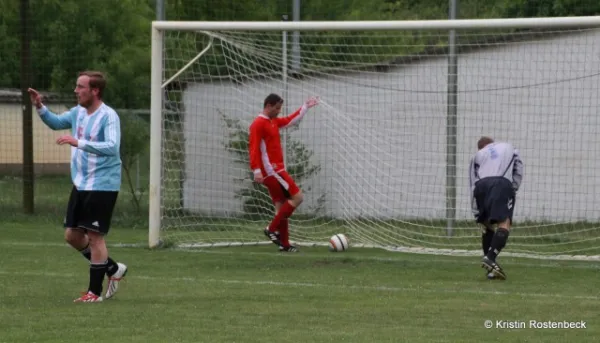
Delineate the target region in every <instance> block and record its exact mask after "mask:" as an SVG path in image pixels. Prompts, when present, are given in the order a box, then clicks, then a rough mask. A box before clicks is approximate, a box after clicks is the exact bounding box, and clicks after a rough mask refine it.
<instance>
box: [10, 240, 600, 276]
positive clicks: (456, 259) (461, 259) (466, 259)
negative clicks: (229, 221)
mask: <svg viewBox="0 0 600 343" xmlns="http://www.w3.org/2000/svg"><path fill="white" fill-rule="evenodd" d="M0 245H7V246H30V247H65V248H68V247H69V245H67V244H66V243H52V242H20V241H4V242H0ZM108 247H109V248H145V247H146V246H145V245H142V244H138V243H112V244H109V245H108ZM238 249H244V248H243V247H231V250H227V251H226V250H223V249H217V248H214V249H212V248H204V249H200V248H189V249H182V248H168V249H165V250H171V251H179V252H186V253H199V254H222V255H239V254H242V253H243V254H245V255H248V256H280V255H281V253H279V252H276V251H275V252H259V251H243V252H241V250H238ZM410 255H413V254H410ZM405 256H406V255H404V256H398V258H396V257H381V256H365V255H354V254H348V253H335V254H334V253H331V254H328V256H327V257H326V258H332V259H353V260H358V261H380V262H402V261H405V262H411V261H415V260H411V259H407V258H406V257H405ZM425 256H428V258H427V259H426V260H423V261H425V262H429V263H450V264H467V265H479V264H480V262H479V259H477V257H475V259H474V260H473V257H474V256H464V255H458V256H454V255H449V256H447V257H448V258H440V255H425ZM444 256H446V255H444ZM282 257H283V256H282ZM502 257H503V258H504V257H510V255H509V254H503V255H502ZM285 258H318V259H322V258H325V256H323V255H316V254H315V255H312V254H286V255H285ZM518 260H519V259H518V258H511V261H510V262H507V263H506V265H513V266H521V267H532V268H574V269H593V270H600V264H598V263H593V262H596V261H587V262H585V261H577V260H576V261H572V260H560V261H557V260H546V261H545V262H540V263H524V262H518ZM418 261H420V260H418ZM558 262H566V263H568V264H560V263H558ZM574 262H585V263H574ZM590 262H592V263H590Z"/></svg>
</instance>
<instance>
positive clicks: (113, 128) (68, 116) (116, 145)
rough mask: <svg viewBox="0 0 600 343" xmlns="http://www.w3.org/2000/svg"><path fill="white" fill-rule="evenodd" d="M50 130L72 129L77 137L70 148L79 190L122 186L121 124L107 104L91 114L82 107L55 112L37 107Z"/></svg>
mask: <svg viewBox="0 0 600 343" xmlns="http://www.w3.org/2000/svg"><path fill="white" fill-rule="evenodd" d="M38 113H39V115H40V118H41V119H42V121H43V122H44V123H45V124H46V125H47V126H48V127H50V128H51V129H53V130H65V129H71V134H72V136H73V137H75V138H76V139H77V140H78V146H77V147H71V179H72V180H73V184H74V185H75V187H76V188H77V189H78V190H80V191H119V190H120V188H121V156H120V152H119V150H120V146H121V123H120V120H119V116H118V115H117V112H115V110H113V109H112V108H110V107H109V106H107V105H106V104H104V103H103V104H102V105H100V107H99V108H98V109H97V110H96V111H95V112H94V113H92V114H88V113H87V110H86V109H85V108H83V107H81V106H76V107H73V108H72V109H70V110H69V111H67V112H65V113H63V114H61V115H57V114H54V113H52V112H51V111H50V110H48V108H46V106H43V107H42V108H41V109H38Z"/></svg>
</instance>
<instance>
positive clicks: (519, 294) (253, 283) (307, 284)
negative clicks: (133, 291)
mask: <svg viewBox="0 0 600 343" xmlns="http://www.w3.org/2000/svg"><path fill="white" fill-rule="evenodd" d="M0 275H13V276H18V275H21V276H36V277H40V276H41V277H63V278H64V277H75V276H76V275H75V274H72V273H52V272H26V271H19V272H12V271H7V270H0ZM126 278H127V279H134V280H145V281H153V282H159V283H160V282H165V281H166V280H168V281H179V282H191V283H193V284H198V283H216V284H229V285H246V286H259V287H263V286H277V287H295V288H323V289H338V290H359V291H377V292H394V293H406V292H412V293H417V294H419V293H422V294H440V293H442V294H471V295H481V296H490V295H494V296H517V297H521V298H544V299H547V298H550V299H551V298H561V299H577V300H594V301H599V300H600V297H598V296H593V295H588V296H585V295H568V294H551V293H522V292H505V291H492V290H489V291H488V290H479V289H452V288H425V287H420V286H409V287H391V286H360V285H341V284H325V283H313V282H284V281H269V280H262V281H261V280H236V279H214V278H195V277H169V276H165V277H161V276H147V275H131V276H127V277H126ZM491 282H495V281H491Z"/></svg>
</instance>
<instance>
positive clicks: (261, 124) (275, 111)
mask: <svg viewBox="0 0 600 343" xmlns="http://www.w3.org/2000/svg"><path fill="white" fill-rule="evenodd" d="M317 104H318V99H317V98H310V99H308V100H307V101H306V102H305V103H304V104H303V105H302V107H300V108H299V109H298V110H296V112H294V113H292V114H290V115H289V116H286V117H282V118H278V117H277V116H278V115H279V113H280V112H281V106H282V105H283V99H282V98H281V97H280V96H279V95H277V94H269V95H268V96H267V97H266V98H265V102H264V107H263V111H262V112H261V113H260V114H259V115H258V117H256V119H254V121H253V122H252V124H251V125H250V138H249V143H248V145H249V153H250V168H251V169H252V171H253V173H254V181H256V182H258V183H262V184H263V185H264V186H265V187H267V189H268V190H269V195H270V196H271V199H272V201H273V204H274V205H275V211H276V214H275V217H274V218H273V220H272V221H271V223H270V224H269V226H267V228H266V229H265V230H264V233H265V235H266V236H267V237H269V239H270V240H271V242H273V243H274V244H277V245H278V246H279V250H280V251H284V252H297V251H298V249H297V248H296V247H295V246H293V245H291V244H290V239H289V229H288V218H289V217H290V216H291V215H292V213H293V212H294V210H295V209H296V208H297V207H298V206H299V205H300V204H301V203H302V200H303V195H302V191H301V190H300V189H299V188H298V186H297V185H296V183H295V182H294V180H293V179H292V177H291V176H290V175H289V174H288V173H287V171H286V170H285V165H284V163H283V152H282V150H281V138H280V135H279V130H280V129H285V128H288V127H290V126H292V125H295V124H297V123H298V122H299V121H300V120H301V119H302V117H304V115H305V114H306V112H308V109H309V108H311V107H313V106H315V105H317Z"/></svg>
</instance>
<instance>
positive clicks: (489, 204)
mask: <svg viewBox="0 0 600 343" xmlns="http://www.w3.org/2000/svg"><path fill="white" fill-rule="evenodd" d="M477 149H478V151H477V153H476V154H475V156H473V158H472V159H471V165H470V167H469V181H470V182H469V183H470V187H471V188H470V190H471V196H472V198H471V205H472V209H473V214H474V215H475V219H476V221H477V223H479V224H483V226H484V227H485V228H484V232H483V234H482V240H481V243H482V248H483V253H484V257H483V260H482V267H484V268H485V269H487V271H488V278H499V279H502V280H504V279H506V274H505V273H504V271H503V270H502V268H501V267H500V266H499V265H498V264H497V263H496V257H497V256H498V254H499V253H500V251H501V250H502V248H504V246H505V245H506V241H507V240H508V235H509V232H510V228H511V224H512V217H513V212H514V207H515V195H516V192H517V191H518V190H519V187H520V186H521V181H522V180H523V161H522V160H521V157H520V156H519V152H518V150H517V149H515V148H514V147H513V146H512V145H511V144H510V143H507V142H494V140H493V139H492V138H490V137H481V138H480V139H479V141H478V142H477ZM494 226H497V229H496V230H495V231H494Z"/></svg>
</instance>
